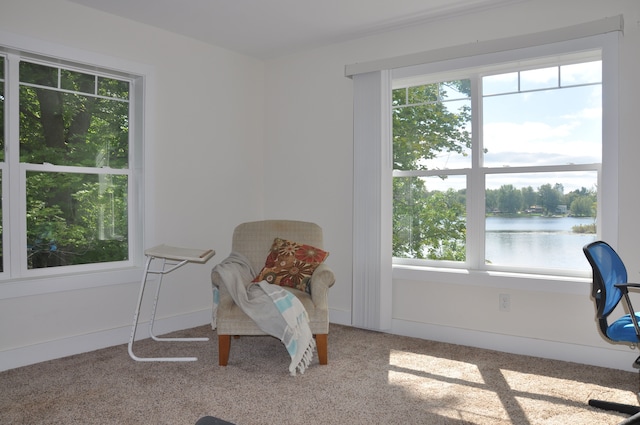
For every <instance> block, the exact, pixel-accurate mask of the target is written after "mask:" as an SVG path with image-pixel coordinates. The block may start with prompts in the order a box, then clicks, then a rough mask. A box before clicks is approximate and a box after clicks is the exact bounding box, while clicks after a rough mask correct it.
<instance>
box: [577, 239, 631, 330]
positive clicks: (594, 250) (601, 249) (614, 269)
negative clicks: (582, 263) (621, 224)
mask: <svg viewBox="0 0 640 425" xmlns="http://www.w3.org/2000/svg"><path fill="white" fill-rule="evenodd" d="M582 250H583V251H584V255H585V256H586V257H587V260H588V261H589V264H590V265H591V268H592V269H593V287H592V292H591V293H592V295H593V298H594V299H595V302H596V309H597V312H596V316H597V318H598V320H599V322H600V328H601V329H602V330H603V331H604V333H605V335H606V329H607V327H608V325H607V316H609V314H611V312H612V311H613V309H614V308H615V307H616V306H617V305H618V303H619V302H620V299H621V298H622V296H623V293H622V291H621V290H620V289H618V288H616V287H615V286H614V285H615V284H616V283H627V269H626V267H625V266H624V263H623V262H622V259H621V258H620V256H618V254H617V253H616V251H615V250H614V249H613V248H611V246H610V245H609V244H607V243H606V242H603V241H596V242H592V243H590V244H587V245H585V246H584V247H583V248H582Z"/></svg>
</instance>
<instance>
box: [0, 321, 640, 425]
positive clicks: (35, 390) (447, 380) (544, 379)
mask: <svg viewBox="0 0 640 425" xmlns="http://www.w3.org/2000/svg"><path fill="white" fill-rule="evenodd" d="M177 335H181V336H202V335H206V336H210V337H211V341H209V342H189V343H158V342H153V341H150V340H144V341H139V342H137V343H136V346H135V351H136V354H138V355H140V356H149V355H196V356H198V357H199V360H198V361H197V362H192V363H139V362H134V361H133V360H131V359H130V358H129V356H128V354H127V347H126V345H122V346H117V347H112V348H107V349H104V350H99V351H95V352H92V353H87V354H82V355H77V356H72V357H68V358H64V359H59V360H54V361H49V362H44V363H40V364H37V365H33V366H28V367H24V368H19V369H13V370H9V371H6V372H3V373H0V424H30V425H32V424H172V425H183V424H184V425H193V424H195V422H196V421H197V420H198V419H199V418H200V417H202V416H206V415H211V416H217V417H219V418H221V419H224V420H227V421H229V422H233V423H235V424H238V425H254V424H256V425H257V424H491V425H495V424H518V425H527V424H558V425H560V424H562V425H565V424H589V425H598V424H607V425H608V424H616V423H618V422H620V421H622V420H623V419H624V418H625V416H624V415H621V414H617V413H611V412H604V411H601V410H598V409H595V408H592V407H589V406H587V400H588V399H589V398H591V397H598V398H603V399H608V400H612V401H618V402H625V403H632V404H633V403H637V399H636V396H635V391H637V389H638V375H637V374H635V373H631V372H622V371H617V370H611V369H604V368H595V367H587V366H582V365H578V364H572V363H566V362H559V361H550V360H542V359H537V358H532V357H525V356H516V355H509V354H503V353H498V352H494V351H488V350H478V349H474V348H468V347H463V346H456V345H449V344H443V343H436V342H431V341H425V340H420V339H414V338H407V337H401V336H395V335H388V334H382V333H376V332H370V331H365V330H360V329H355V328H350V327H345V326H338V325H331V330H330V333H329V365H328V366H319V365H318V364H317V359H314V363H313V364H312V366H311V367H310V368H309V369H308V370H307V371H306V373H305V374H304V375H298V376H296V377H292V376H290V375H289V373H288V365H289V357H288V355H287V352H286V350H285V348H284V346H283V345H282V344H281V343H280V341H278V340H276V339H274V338H271V337H243V338H240V339H237V340H232V343H231V356H230V360H229V366H227V367H226V368H224V367H219V366H218V363H217V362H218V356H217V338H216V334H215V333H214V332H212V331H211V329H210V327H207V326H204V327H199V328H196V329H191V330H189V331H184V332H180V333H178V334H177ZM632 357H633V354H631V353H630V358H629V362H632V361H633V358H632Z"/></svg>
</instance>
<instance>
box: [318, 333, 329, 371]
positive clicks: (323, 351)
mask: <svg viewBox="0 0 640 425" xmlns="http://www.w3.org/2000/svg"><path fill="white" fill-rule="evenodd" d="M327 337H328V335H327V334H317V335H316V348H317V349H318V362H319V363H320V364H321V365H326V364H327Z"/></svg>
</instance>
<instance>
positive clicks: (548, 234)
mask: <svg viewBox="0 0 640 425" xmlns="http://www.w3.org/2000/svg"><path fill="white" fill-rule="evenodd" d="M581 224H582V225H585V224H593V218H591V217H584V218H575V217H558V218H550V217H518V218H505V217H487V219H486V244H485V257H486V259H487V261H490V262H491V264H495V265H512V266H522V267H544V268H555V269H570V270H590V269H591V268H590V267H589V263H588V262H587V260H586V258H585V256H584V254H583V253H582V247H583V246H584V245H586V244H587V243H589V242H593V241H594V240H596V235H595V234H590V233H589V234H581V233H573V232H572V231H571V228H572V227H573V226H577V225H581Z"/></svg>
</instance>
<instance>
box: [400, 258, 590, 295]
mask: <svg viewBox="0 0 640 425" xmlns="http://www.w3.org/2000/svg"><path fill="white" fill-rule="evenodd" d="M392 273H393V274H392V275H393V279H394V280H414V281H423V282H438V283H444V284H454V285H470V286H486V287H499V288H513V289H519V290H526V291H536V292H554V293H568V294H584V293H585V291H587V290H589V286H588V285H589V284H590V283H591V278H586V277H572V276H556V275H542V274H533V273H516V272H504V271H488V270H468V269H454V268H439V267H424V266H410V265H399V264H394V265H393V266H392Z"/></svg>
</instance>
